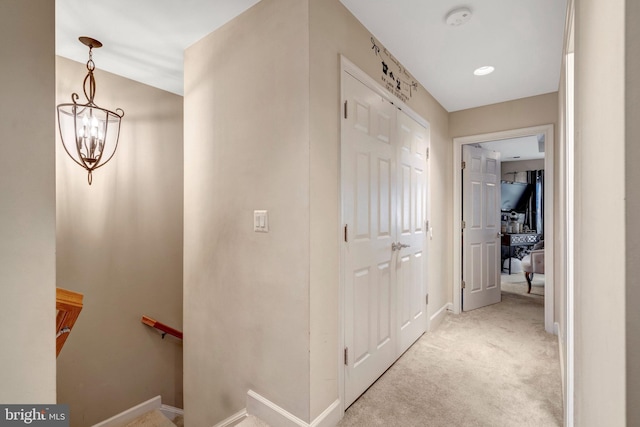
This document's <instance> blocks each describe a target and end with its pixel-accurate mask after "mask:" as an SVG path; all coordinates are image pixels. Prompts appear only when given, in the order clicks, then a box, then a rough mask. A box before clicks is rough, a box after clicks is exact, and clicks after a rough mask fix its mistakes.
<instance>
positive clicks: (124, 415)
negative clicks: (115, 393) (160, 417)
mask: <svg viewBox="0 0 640 427" xmlns="http://www.w3.org/2000/svg"><path fill="white" fill-rule="evenodd" d="M161 404H162V398H161V397H160V396H156V397H153V398H151V399H149V400H147V401H146V402H142V403H140V404H139V405H136V406H134V407H133V408H129V409H127V410H126V411H122V412H120V413H119V414H117V415H114V416H113V417H111V418H109V419H107V420H104V421H102V422H99V423H98V424H94V425H93V427H121V426H124V425H127V423H129V422H131V421H133V420H135V419H136V418H138V417H139V416H141V415H143V414H146V413H147V412H149V411H153V410H154V409H160V406H161Z"/></svg>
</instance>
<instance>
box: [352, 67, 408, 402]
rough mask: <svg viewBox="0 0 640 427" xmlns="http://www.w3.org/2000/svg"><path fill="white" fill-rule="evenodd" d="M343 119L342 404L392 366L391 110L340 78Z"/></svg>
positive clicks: (370, 93) (371, 94)
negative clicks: (345, 230)
mask: <svg viewBox="0 0 640 427" xmlns="http://www.w3.org/2000/svg"><path fill="white" fill-rule="evenodd" d="M344 76H345V77H344V84H345V94H347V101H348V105H349V106H350V108H349V111H348V118H347V119H344V120H343V138H344V139H345V141H348V142H347V143H345V144H343V147H342V175H343V177H342V179H343V186H342V187H343V189H342V191H343V202H342V207H343V215H344V220H345V223H346V224H347V226H348V227H349V230H352V231H349V232H348V242H347V243H345V262H344V274H345V279H344V280H345V345H346V347H347V348H348V349H349V353H350V354H349V355H348V360H347V364H346V367H345V400H346V404H347V405H350V404H351V403H352V402H353V401H354V400H355V399H356V398H357V397H358V396H359V395H360V394H362V392H364V391H365V390H366V389H367V388H368V387H369V386H370V385H371V384H372V383H373V382H374V381H375V380H376V379H377V378H378V377H379V376H380V375H382V373H384V371H385V370H386V369H387V368H388V367H389V366H391V364H392V363H393V362H394V360H395V359H396V340H397V338H396V336H397V333H396V329H395V328H396V318H395V316H396V296H395V289H394V287H393V281H394V277H393V276H394V275H395V271H394V269H393V268H392V266H393V265H394V260H395V259H394V258H393V253H392V251H391V244H392V243H393V241H394V240H393V239H394V238H395V222H396V209H395V208H394V206H395V203H396V202H395V194H394V188H395V151H394V148H393V146H392V143H393V138H394V136H393V134H392V132H391V130H392V129H393V128H395V111H394V110H395V109H394V107H393V105H391V104H390V103H389V102H387V101H385V100H384V99H382V98H381V97H380V96H379V95H377V94H375V92H373V91H371V90H370V89H368V88H367V87H366V86H364V85H363V84H362V83H360V82H358V81H357V80H356V79H354V78H353V77H351V76H349V75H348V74H345V75H344Z"/></svg>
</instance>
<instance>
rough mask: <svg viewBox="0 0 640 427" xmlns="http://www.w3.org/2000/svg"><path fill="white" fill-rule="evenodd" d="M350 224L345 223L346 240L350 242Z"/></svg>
mask: <svg viewBox="0 0 640 427" xmlns="http://www.w3.org/2000/svg"><path fill="white" fill-rule="evenodd" d="M348 233H349V225H348V224H345V225H344V241H345V242H348V241H349V234H348Z"/></svg>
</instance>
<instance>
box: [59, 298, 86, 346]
mask: <svg viewBox="0 0 640 427" xmlns="http://www.w3.org/2000/svg"><path fill="white" fill-rule="evenodd" d="M82 299H83V295H82V294H79V293H77V292H73V291H69V290H67V289H62V288H56V310H57V314H56V357H58V355H59V354H60V350H62V346H63V345H64V343H65V341H66V340H67V337H68V336H69V333H70V332H71V329H72V328H73V325H74V324H75V323H76V320H77V319H78V316H79V315H80V311H82Z"/></svg>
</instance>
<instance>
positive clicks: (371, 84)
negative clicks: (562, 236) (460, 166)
mask: <svg viewBox="0 0 640 427" xmlns="http://www.w3.org/2000/svg"><path fill="white" fill-rule="evenodd" d="M344 72H346V73H348V74H350V75H351V76H353V77H354V78H355V79H357V80H358V81H360V82H361V83H362V84H364V85H365V86H367V87H368V88H369V89H371V90H373V91H374V92H376V93H377V94H378V95H380V96H381V97H383V98H384V99H386V100H388V101H389V102H391V103H392V104H393V105H395V106H396V107H397V108H399V109H400V110H402V111H403V112H405V113H406V114H407V115H408V116H409V117H411V118H412V119H413V120H415V121H416V122H417V123H418V124H420V125H421V126H423V127H424V128H425V129H427V130H430V129H431V126H430V124H429V122H428V121H427V120H425V119H424V118H423V117H421V116H420V115H419V114H418V113H416V112H415V111H414V110H412V109H411V108H410V107H409V106H408V105H407V104H405V103H404V102H403V101H402V100H400V99H399V98H397V97H396V96H395V95H393V94H392V93H390V92H388V91H387V90H385V89H384V88H383V87H382V86H381V85H380V84H379V83H378V82H377V81H376V80H374V79H373V78H371V77H370V76H369V75H368V74H366V73H365V72H364V71H362V70H361V69H360V68H358V66H357V65H355V64H354V63H353V62H351V61H349V60H348V59H347V58H346V57H345V56H343V55H340V107H339V110H340V112H341V114H342V107H341V106H342V104H343V102H344V86H343V84H344V83H343V80H344V79H343V78H342V73H344ZM428 140H429V147H431V136H429V138H428ZM340 145H341V146H342V126H341V127H340ZM340 151H341V150H339V151H338V152H340ZM339 155H340V154H339ZM338 160H339V165H341V164H342V163H341V162H342V159H341V158H339V159H338ZM428 161H429V174H430V176H429V178H430V177H431V163H430V159H429V160H428ZM341 170H342V167H338V215H339V216H338V218H340V227H338V230H337V236H336V237H337V238H336V241H337V242H338V245H339V247H340V260H339V277H338V348H337V349H336V350H337V351H336V359H337V361H338V363H337V366H338V400H337V401H336V402H338V405H339V407H340V412H339V413H340V418H342V416H343V415H344V411H345V410H346V409H347V408H345V407H344V401H345V400H344V348H345V345H344V342H345V338H344V309H345V308H344V292H345V285H344V265H343V260H344V256H345V254H344V245H343V244H342V239H343V232H342V227H343V225H344V224H343V218H344V213H343V211H342V175H341ZM430 190H431V188H430V187H427V197H429V199H428V201H427V202H428V204H427V206H429V209H431V208H430V207H431V191H430ZM427 215H429V216H430V211H428V212H427ZM428 219H429V220H430V219H431V218H430V217H428ZM427 245H428V246H427V247H428V248H429V247H430V242H429V241H427ZM429 256H430V255H429V253H428V252H427V263H428V261H429ZM427 286H428V284H427ZM427 292H428V289H427ZM427 327H429V325H427Z"/></svg>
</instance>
